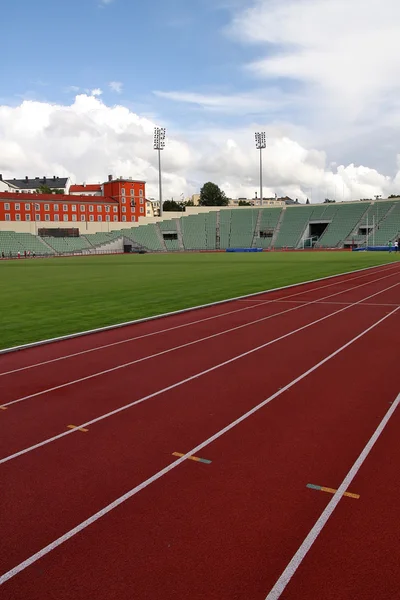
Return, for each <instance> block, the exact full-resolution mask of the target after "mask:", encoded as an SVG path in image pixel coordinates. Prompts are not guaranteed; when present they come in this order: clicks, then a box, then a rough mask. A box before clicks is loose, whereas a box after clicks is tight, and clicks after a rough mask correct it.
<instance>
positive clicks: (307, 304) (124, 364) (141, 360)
mask: <svg viewBox="0 0 400 600" xmlns="http://www.w3.org/2000/svg"><path fill="white" fill-rule="evenodd" d="M394 275H397V273H395V274H390V275H385V276H384V277H378V278H377V279H373V280H372V281H367V282H365V283H361V284H360V285H356V286H354V287H352V288H348V289H346V290H341V291H340V292H335V293H334V294H329V295H328V296H323V297H322V298H319V299H317V300H310V301H309V302H307V303H305V304H300V305H299V306H294V307H293V308H288V309H286V310H283V311H280V312H278V313H273V314H272V315H267V316H266V317H261V318H260V319H255V320H254V321H248V322H247V323H243V324H242V325H237V326H236V327H231V328H230V329H224V330H223V331H219V332H218V333H213V334H211V335H208V336H205V337H203V338H198V339H196V340H192V341H191V342H186V343H185V344H180V345H179V346H173V347H172V348H167V349H166V350H162V351H160V352H156V353H155V354H149V355H147V356H143V357H142V358H137V359H135V360H132V361H129V362H127V363H123V364H121V365H117V366H115V367H110V368H109V369H104V370H103V371H98V372H96V373H92V374H91V375H86V376H85V377H80V378H78V379H73V380H72V381H68V382H66V383H61V384H59V385H56V386H54V387H51V388H47V389H45V390H41V391H39V392H35V393H33V394H28V395H27V396H22V397H21V398H16V399H15V400H10V402H3V404H2V406H12V405H14V404H19V403H21V402H25V401H26V400H30V399H31V398H37V397H38V396H43V395H44V394H49V393H50V392H55V391H57V390H60V389H63V388H65V387H69V386H71V385H75V384H77V383H82V382H83V381H88V380H89V379H94V378H95V377H100V376H102V375H107V374H108V373H113V372H114V371H118V370H120V369H125V368H127V367H132V366H133V365H136V364H138V363H141V362H145V361H146V360H151V359H153V358H158V357H159V356H163V355H165V354H169V353H170V352H175V351H176V350H182V348H187V347H189V346H194V345H195V344H200V343H201V342H205V341H207V340H211V339H214V338H217V337H220V336H221V335H226V334H227V333H232V332H233V331H238V330H239V329H243V328H244V327H250V326H252V325H256V324H257V323H261V322H263V321H268V320H269V319H272V318H274V317H278V316H281V315H284V314H287V313H290V312H293V311H295V310H299V309H300V308H304V307H306V306H309V305H312V304H317V303H318V302H321V300H325V299H326V298H333V297H334V296H340V295H341V294H344V293H346V292H349V291H353V290H357V289H359V288H362V287H365V286H366V285H371V284H372V283H376V282H377V281H382V280H383V279H388V278H390V277H393V276H394ZM399 283H400V282H399ZM396 285H399V284H398V283H396V284H394V286H391V287H395V286H396ZM387 289H391V288H390V287H389V288H386V289H385V290H383V291H386V290H387ZM381 293H382V291H380V292H378V294H381ZM373 297H374V294H373V295H372V296H367V298H373ZM356 304H358V302H356V303H353V304H349V305H348V306H349V307H350V306H355V305H356ZM333 314H335V313H333Z"/></svg>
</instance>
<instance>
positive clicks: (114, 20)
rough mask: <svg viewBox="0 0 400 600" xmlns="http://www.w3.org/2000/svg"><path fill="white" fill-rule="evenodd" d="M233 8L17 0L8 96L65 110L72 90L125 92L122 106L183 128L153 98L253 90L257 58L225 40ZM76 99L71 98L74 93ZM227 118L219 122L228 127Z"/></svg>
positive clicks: (212, 0)
mask: <svg viewBox="0 0 400 600" xmlns="http://www.w3.org/2000/svg"><path fill="white" fill-rule="evenodd" d="M234 6H235V4H234V3H233V4H224V3H223V2H221V3H220V4H218V0H190V2H188V1H187V0H186V1H185V0H153V1H151V2H144V1H139V2H135V1H134V0H112V1H111V2H107V3H103V2H102V1H101V0H70V1H69V2H58V1H54V0H37V1H35V2H32V0H14V1H13V2H11V3H7V6H6V7H5V8H3V18H4V19H5V22H9V23H10V24H12V25H11V26H10V27H6V28H4V30H3V31H2V41H3V47H6V48H8V49H9V52H10V59H11V60H8V61H6V62H5V63H4V64H3V65H2V78H3V82H7V88H8V93H7V94H5V92H4V89H3V90H2V91H1V92H0V94H1V96H7V97H8V98H10V96H11V97H12V96H15V97H16V98H15V99H14V101H17V99H19V98H21V97H34V98H37V99H44V100H47V101H51V102H65V101H66V100H67V97H68V93H69V95H70V97H73V96H74V94H75V91H74V87H76V88H80V89H81V90H82V89H94V88H101V90H102V91H103V99H104V101H106V102H110V103H112V102H115V101H116V100H117V98H116V94H115V92H113V91H112V90H111V89H110V88H109V87H108V84H109V83H110V82H112V81H114V82H121V83H122V84H123V88H122V89H123V91H122V93H121V94H120V95H119V96H120V97H119V98H118V101H120V102H122V101H124V102H125V103H130V105H131V106H137V107H139V109H140V110H141V111H144V112H149V113H154V112H156V113H157V114H160V116H162V117H164V118H167V119H168V118H171V119H175V118H176V117H177V116H178V115H180V116H181V118H182V121H184V120H185V116H184V115H182V114H181V113H182V111H181V110H180V109H179V108H178V107H177V106H175V104H174V103H173V102H167V101H165V99H163V100H161V99H160V98H158V97H157V96H155V95H154V94H153V92H154V91H157V90H161V91H169V90H182V89H184V90H193V91H196V92H200V93H210V92H215V91H220V92H221V93H232V92H235V91H244V90H248V89H249V87H252V86H253V85H254V81H252V79H253V78H252V76H251V75H250V74H248V73H246V71H245V70H244V69H243V68H242V64H243V63H244V61H246V60H250V59H251V58H252V57H253V56H255V55H256V49H255V48H252V47H246V46H243V45H242V44H238V43H236V42H235V40H234V39H232V37H230V36H228V35H226V34H225V33H224V28H225V27H226V26H227V25H228V24H229V22H230V18H231V11H232V9H233V8H234ZM68 89H69V92H68V91H66V90H68ZM219 118H221V115H220V117H219Z"/></svg>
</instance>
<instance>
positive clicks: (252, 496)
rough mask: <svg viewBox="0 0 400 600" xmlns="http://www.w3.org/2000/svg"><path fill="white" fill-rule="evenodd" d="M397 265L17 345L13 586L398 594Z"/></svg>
mask: <svg viewBox="0 0 400 600" xmlns="http://www.w3.org/2000/svg"><path fill="white" fill-rule="evenodd" d="M399 267H400V264H399V263H393V264H392V265H388V266H385V267H379V268H376V269H371V270H368V271H364V272H358V273H354V274H351V275H346V276H341V277H338V278H331V279H326V280H324V281H320V282H315V283H312V284H304V285H301V286H295V287H292V288H286V289H283V290H279V291H275V292H271V293H268V294H264V295H259V296H254V297H249V298H247V299H243V300H238V301H234V302H231V303H226V304H220V305H216V306H213V307H208V308H205V309H200V310H198V311H193V312H190V313H182V314H180V315H174V316H170V317H166V318H163V319H160V320H156V321H149V322H146V323H139V324H136V325H132V326H129V327H126V328H123V329H116V330H111V331H108V332H103V333H98V334H95V335H90V336H85V337H82V338H76V339H73V340H68V341H63V342H57V343H54V344H51V345H47V346H40V347H36V348H31V349H28V350H24V351H21V352H17V353H11V354H6V355H4V356H1V357H0V391H1V402H2V407H3V409H2V410H0V428H1V435H0V469H1V511H0V532H1V549H0V598H5V599H10V600H11V599H13V600H19V599H21V600H22V599H24V600H28V599H29V600H31V599H32V600H36V599H38V600H39V599H40V600H47V599H53V598H54V599H55V598H56V599H57V600H64V599H74V600H80V599H83V598H85V599H86V598H94V597H95V598H96V599H100V600H102V599H104V600H105V599H107V600H108V599H113V598H118V599H119V600H124V599H127V600H128V599H129V600H131V599H132V598H135V599H139V600H142V599H146V600H147V599H151V600H158V599H160V600H161V599H163V600H176V599H179V600H180V599H186V598H190V599H194V600H197V599H204V598H207V599H218V600H228V599H229V600H231V599H235V600H236V599H238V600H239V599H240V600H252V599H255V600H262V599H264V600H265V599H266V598H268V600H273V599H275V598H284V599H290V600H294V599H296V600H306V599H308V598H328V599H330V598H332V599H333V598H335V599H348V598H360V599H368V600H372V599H374V600H375V599H376V598H380V599H381V598H391V599H392V598H395V597H396V595H397V594H398V589H399V584H400V571H399V568H398V566H397V563H398V560H396V556H397V553H398V550H397V548H398V538H399V533H400V531H399V529H400V527H399V523H398V491H397V489H396V476H397V477H398V475H399V471H400V453H399V450H398V441H397V440H398V427H399V424H400V423H399V418H400V417H399V411H398V410H397V404H398V402H399V400H400V397H398V395H399V392H400V389H399V388H400V385H399V380H398V377H397V371H396V368H397V363H398V359H397V357H396V349H397V345H398V332H399V331H400V329H399V318H400V302H399V297H400V268H399ZM103 346H106V347H103ZM100 347H102V348H100ZM110 413H111V414H110ZM71 424H73V425H77V426H80V427H81V428H83V429H85V430H86V431H81V430H78V429H74V430H72V429H69V428H68V425H71ZM379 426H380V427H381V429H382V432H381V433H380V435H379V437H377V439H376V440H375V439H374V438H373V436H374V432H376V430H377V428H378V427H379ZM371 440H372V442H373V445H372V447H371V450H370V452H369V454H367V455H366V456H363V455H362V456H363V459H362V462H361V464H359V465H358V466H357V463H356V461H357V459H358V457H359V456H360V453H362V452H363V450H364V451H365V449H366V448H367V449H368V447H367V444H368V443H369V442H370V441H371ZM370 445H371V444H370ZM173 452H178V453H187V454H186V455H184V457H182V458H177V457H176V456H173V454H172V453H173ZM364 454H365V452H364ZM189 456H197V457H201V458H203V459H206V460H208V461H211V462H210V463H201V462H195V461H192V460H188V457H189ZM355 464H356V466H354V465H355ZM349 473H350V475H351V477H352V479H351V482H350V483H349V485H348V491H349V492H351V493H355V494H358V495H359V496H360V497H359V498H358V499H355V498H350V497H343V492H344V491H346V485H347V484H346V481H347V480H346V476H347V478H348V476H349ZM343 482H344V484H343ZM308 483H311V484H315V485H319V486H326V487H329V488H333V489H339V492H337V493H336V494H329V493H326V492H322V491H317V490H314V489H310V488H308V487H306V486H307V484H308ZM343 486H344V487H343ZM332 502H333V503H335V508H334V510H333V509H332V512H331V513H330V514H329V516H328V518H327V519H326V524H325V523H324V525H323V527H320V524H321V522H322V521H323V520H324V518H326V515H327V514H328V512H329V511H331V507H332ZM336 504H337V506H336ZM316 528H317V530H318V534H317V535H314V534H313V532H314V533H315V531H316ZM319 528H320V531H319ZM310 532H311V534H312V535H313V542H312V543H311V545H309V547H307V551H304V548H305V546H304V543H305V540H307V539H310V538H307V536H309V534H310ZM296 553H297V554H296ZM293 557H295V561H293V560H292V559H293ZM277 582H278V585H276V583H277Z"/></svg>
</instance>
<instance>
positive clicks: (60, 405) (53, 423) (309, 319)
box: [0, 280, 400, 464]
mask: <svg viewBox="0 0 400 600" xmlns="http://www.w3.org/2000/svg"><path fill="white" fill-rule="evenodd" d="M384 281H385V280H383V281H382V280H381V281H379V282H374V283H373V288H372V289H374V290H375V289H376V288H377V286H378V285H380V286H381V289H380V290H378V291H374V292H373V294H369V295H368V296H365V295H364V296H361V293H362V291H363V290H364V292H363V293H364V294H365V293H366V292H365V290H366V289H368V290H369V292H371V291H372V290H371V287H370V285H368V286H367V287H361V288H360V287H358V288H356V289H354V290H353V298H354V302H362V301H366V300H368V299H369V298H370V297H371V295H372V296H374V297H375V298H377V297H379V298H381V299H382V298H385V297H387V294H388V293H390V290H391V289H392V290H396V289H397V286H398V285H399V284H400V282H399V283H392V284H391V285H390V286H389V288H388V289H387V290H386V291H385V288H382V286H383V285H386V284H385V283H384ZM393 293H394V292H393ZM382 294H384V295H383V296H382ZM358 306H359V307H361V306H362V305H361V304H359V305H358ZM301 308H302V310H301V311H300V313H299V312H298V311H296V312H294V311H290V312H289V313H288V314H285V315H281V316H280V317H279V318H278V317H275V319H274V320H273V321H264V322H263V323H262V325H263V326H262V327H261V326H260V325H257V327H251V329H250V330H248V329H246V332H247V336H246V338H243V336H242V331H243V329H239V330H237V331H234V332H232V333H230V337H229V346H227V345H226V344H224V343H222V338H219V339H218V338H216V339H214V340H213V343H212V345H211V347H208V348H207V347H206V348H205V351H204V353H203V354H202V355H201V356H199V355H198V354H193V355H191V354H188V353H187V352H186V351H185V349H182V351H181V352H179V353H177V355H176V360H175V361H174V363H173V364H172V365H171V364H170V362H167V361H163V360H162V361H161V364H160V366H158V367H157V359H154V361H155V362H154V361H148V362H146V363H144V364H142V363H141V364H139V365H138V367H139V368H140V372H139V374H138V372H136V373H135V371H134V369H133V367H131V368H130V369H129V372H125V371H124V380H123V383H122V384H121V380H120V372H119V371H114V372H112V373H108V374H107V376H106V377H101V378H95V379H88V380H86V381H81V382H79V383H78V385H74V386H72V387H69V386H68V387H64V388H61V389H57V390H52V391H51V393H46V394H44V395H40V396H37V397H34V398H31V399H28V400H27V401H24V403H23V404H24V405H23V412H22V415H21V417H20V418H19V417H18V415H20V412H19V411H18V412H16V414H14V412H13V413H12V414H11V413H10V412H9V411H7V416H6V417H4V418H3V420H2V423H1V424H2V427H1V432H2V435H1V437H0V451H1V450H2V449H3V448H5V449H8V450H10V448H12V449H14V451H18V450H20V449H21V444H22V443H23V442H24V446H23V447H25V448H26V447H29V445H32V444H35V443H37V442H40V441H41V440H42V439H43V436H41V435H40V432H41V431H42V430H43V429H42V428H43V426H44V427H45V428H47V431H48V432H49V433H48V435H47V437H51V436H52V435H58V436H60V435H68V436H69V435H70V434H71V431H68V430H66V427H67V425H69V424H73V425H78V424H81V423H82V422H88V421H89V422H90V421H91V420H92V419H93V418H96V417H97V416H98V415H99V411H100V409H103V414H104V413H107V412H108V411H109V410H110V409H113V408H114V409H115V407H117V408H118V406H121V405H122V406H124V405H126V404H130V403H132V402H134V401H138V400H139V399H140V398H143V397H144V398H145V399H146V397H147V396H149V395H151V394H158V393H159V390H165V388H167V387H169V386H171V385H172V386H176V385H177V384H178V385H179V382H182V380H183V383H185V381H184V380H186V379H187V378H188V377H197V375H198V374H200V375H202V374H203V375H206V373H204V371H207V370H208V369H210V368H211V369H214V368H215V365H217V366H218V365H220V366H222V367H223V363H224V362H225V361H226V360H237V359H238V358H239V359H240V356H241V354H243V352H251V353H254V350H257V349H259V347H260V344H261V345H265V344H267V343H268V344H270V343H274V340H275V341H277V340H278V341H279V338H280V337H282V336H283V335H286V336H287V335H292V334H293V332H294V335H296V331H297V329H299V328H302V327H304V328H307V327H309V326H310V325H311V327H314V326H316V325H318V324H319V323H318V321H320V323H321V322H322V323H324V319H326V318H328V319H330V318H332V316H333V317H334V316H335V315H336V314H339V315H341V314H345V313H346V312H347V311H348V310H349V309H350V308H351V306H345V307H340V308H336V307H335V309H334V310H330V309H328V308H327V307H325V306H322V305H315V304H311V305H309V306H302V307H301ZM376 308H377V309H379V307H376ZM362 310H363V311H365V310H366V307H362ZM382 310H383V309H382ZM384 310H387V309H386V307H385V308H384ZM309 311H311V312H310V314H308V312H309ZM371 314H372V313H371ZM296 315H298V316H296ZM317 315H319V316H317ZM316 316H317V318H316ZM293 319H294V320H293ZM250 331H251V335H250ZM265 338H266V339H265ZM286 339H287V338H286ZM216 342H217V343H216ZM167 356H169V355H167ZM152 363H153V364H152ZM154 372H156V373H157V380H156V381H155V378H154V376H153V373H154ZM122 386H123V387H122ZM128 390H129V392H128ZM116 391H117V393H116ZM126 392H128V393H129V398H130V399H129V401H128V402H127V401H126V400H125V401H124V403H123V404H121V400H120V396H121V394H123V397H124V398H126ZM115 402H117V405H115ZM26 403H27V404H28V407H27V408H26ZM16 408H20V405H18V404H16V405H13V406H12V407H11V409H12V410H13V411H14V410H15V409H16ZM82 410H84V411H86V412H85V413H82ZM10 414H11V416H10ZM100 414H101V413H100ZM42 415H43V416H42ZM83 416H85V417H86V418H85V419H84V418H83ZM66 421H68V422H66ZM13 425H14V426H13ZM60 429H61V430H62V429H65V433H64V434H60ZM39 436H40V437H39ZM18 444H20V446H18ZM4 451H5V450H4ZM3 456H4V455H3ZM2 460H4V458H3V459H1V460H0V464H1V462H2Z"/></svg>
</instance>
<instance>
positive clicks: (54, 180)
mask: <svg viewBox="0 0 400 600" xmlns="http://www.w3.org/2000/svg"><path fill="white" fill-rule="evenodd" d="M4 181H5V182H6V183H10V184H11V185H14V186H15V187H17V188H19V189H20V190H32V189H34V188H38V187H39V186H41V185H47V186H48V187H49V188H65V187H66V185H67V183H68V177H56V176H55V175H53V177H34V178H29V177H24V178H23V179H16V178H15V177H14V179H4Z"/></svg>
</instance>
